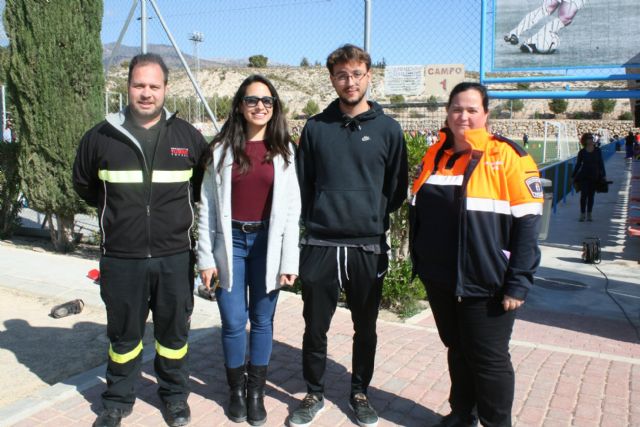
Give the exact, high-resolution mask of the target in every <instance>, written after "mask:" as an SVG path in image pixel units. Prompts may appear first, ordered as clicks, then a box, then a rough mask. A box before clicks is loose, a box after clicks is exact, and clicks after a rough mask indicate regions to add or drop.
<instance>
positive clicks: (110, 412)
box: [93, 408, 131, 427]
mask: <svg viewBox="0 0 640 427" xmlns="http://www.w3.org/2000/svg"><path fill="white" fill-rule="evenodd" d="M129 415H131V409H121V408H105V409H104V410H103V411H102V412H101V413H100V415H99V416H98V418H96V420H95V421H94V423H93V427H120V420H122V419H123V418H124V417H126V416H129Z"/></svg>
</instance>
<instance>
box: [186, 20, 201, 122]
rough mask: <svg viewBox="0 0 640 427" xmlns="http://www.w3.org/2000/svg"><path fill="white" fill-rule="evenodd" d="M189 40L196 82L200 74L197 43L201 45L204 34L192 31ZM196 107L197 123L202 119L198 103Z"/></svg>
mask: <svg viewBox="0 0 640 427" xmlns="http://www.w3.org/2000/svg"><path fill="white" fill-rule="evenodd" d="M189 40H191V41H192V42H193V56H194V58H195V61H196V73H195V76H194V77H195V81H196V82H198V74H200V57H199V56H198V43H202V42H203V41H204V34H203V33H201V32H200V31H194V32H193V33H191V35H190V36H189ZM198 84H199V82H198ZM196 105H197V107H196V108H197V112H196V120H197V121H198V122H202V117H201V114H200V102H198V103H197V104H196Z"/></svg>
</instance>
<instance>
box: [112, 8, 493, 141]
mask: <svg viewBox="0 0 640 427" xmlns="http://www.w3.org/2000/svg"><path fill="white" fill-rule="evenodd" d="M133 3H134V2H125V1H124V0H105V13H104V19H103V31H102V38H103V41H104V42H105V64H106V63H107V60H108V59H109V57H110V56H111V54H112V50H113V47H114V45H115V41H116V40H117V39H118V36H119V35H120V34H121V32H122V30H123V28H125V24H126V23H127V17H128V15H129V12H130V11H131V8H132V6H133ZM136 3H137V6H136V9H135V12H134V14H133V17H132V19H131V21H130V23H129V25H128V27H127V28H126V32H125V33H124V37H123V39H122V46H121V47H120V48H119V49H118V51H117V52H116V54H115V55H114V56H113V65H112V67H111V71H110V74H109V77H110V79H111V83H110V85H109V91H110V93H109V95H108V96H107V97H106V99H105V109H106V110H107V111H115V110H117V109H118V108H119V106H120V105H121V104H122V102H125V103H126V99H124V98H123V96H126V85H123V79H124V78H125V77H126V75H125V74H124V71H125V69H126V65H127V62H126V61H127V60H128V59H130V58H131V57H132V56H133V55H135V54H137V53H139V51H140V45H141V39H142V37H141V24H140V15H141V4H140V3H141V2H140V1H138V2H136ZM366 3H367V2H365V1H364V0H281V1H278V0H276V1H274V0H234V1H215V2H212V1H210V0H190V1H186V0H185V1H175V0H155V2H151V1H147V2H146V10H147V14H148V19H147V29H146V42H147V44H148V50H149V51H151V52H156V53H160V54H162V55H163V56H164V57H165V59H166V60H167V62H168V64H169V66H170V67H171V68H173V69H176V70H179V68H180V66H181V65H180V61H179V58H178V57H177V55H176V54H175V52H174V50H173V47H171V42H170V38H169V36H168V35H167V32H166V31H165V29H164V28H163V25H162V21H163V20H164V22H165V23H166V26H167V28H168V30H169V31H170V33H171V34H172V36H173V39H174V40H175V42H176V44H177V45H178V48H179V49H180V51H181V52H182V53H183V54H184V57H185V59H186V61H187V63H188V65H189V67H190V68H191V72H192V74H194V76H195V77H196V79H197V80H198V82H199V85H200V86H201V87H202V89H203V93H204V95H205V96H206V97H207V102H208V104H209V106H210V107H211V108H212V110H215V111H214V113H215V115H216V117H218V118H220V119H224V116H225V113H226V110H225V106H227V105H228V103H229V99H228V98H229V97H230V96H232V95H233V92H234V91H235V90H236V89H237V87H238V85H239V83H240V82H241V81H242V79H243V78H244V77H246V76H247V75H248V74H250V73H252V72H255V71H256V70H255V69H250V68H248V67H247V65H248V64H249V58H250V57H252V56H254V55H262V56H264V57H266V58H268V68H267V69H259V70H258V71H259V72H261V73H264V74H266V75H267V77H269V78H270V79H272V81H273V82H274V84H275V85H276V87H277V88H278V90H279V91H280V92H281V93H280V95H281V98H282V99H283V100H284V101H285V103H286V105H287V108H288V110H289V116H290V118H291V119H293V120H295V118H296V117H304V114H303V113H302V111H303V110H304V107H305V105H306V103H307V102H308V101H309V100H313V101H314V102H316V103H317V104H318V105H319V106H320V108H324V106H325V105H326V104H327V103H328V102H329V101H330V100H331V99H332V98H333V97H334V95H335V94H334V92H333V90H332V88H331V86H330V83H329V79H328V76H327V72H326V69H324V63H325V60H326V56H327V55H328V54H329V53H330V52H331V51H333V50H334V49H335V48H337V47H338V46H340V45H342V44H345V43H353V44H356V45H359V46H363V45H364V43H365V40H364V39H365V10H366ZM368 3H369V6H370V9H369V10H370V12H371V13H370V43H369V52H370V54H371V57H372V61H373V63H374V79H373V84H372V92H371V97H372V98H374V99H376V100H378V101H379V102H380V103H382V104H383V105H386V106H389V107H391V106H394V107H398V104H401V103H398V102H393V103H392V102H390V97H391V95H393V94H392V93H387V92H388V91H385V88H384V68H385V67H388V66H392V65H407V64H411V65H427V64H463V65H464V69H465V70H470V71H476V72H477V70H478V69H479V61H480V22H481V15H480V9H481V7H480V6H481V0H450V1H448V2H441V1H432V0H369V2H368ZM156 6H157V9H156ZM158 12H159V16H158ZM160 18H163V19H160ZM170 85H171V87H172V91H171V94H170V96H169V98H168V100H167V106H168V107H169V108H173V107H174V106H176V107H177V109H179V110H180V111H181V113H182V116H183V117H185V118H187V119H188V120H190V121H192V122H198V121H200V120H201V118H202V109H201V105H199V100H198V99H197V97H196V94H195V91H194V90H193V88H192V87H191V85H190V83H189V82H188V81H186V78H185V76H184V74H183V73H182V72H180V71H175V72H174V74H173V75H172V77H171V81H170ZM428 97H429V94H428V93H424V94H421V95H418V96H407V97H406V99H403V102H406V103H410V106H407V105H405V106H404V107H403V108H392V109H390V110H389V113H390V114H392V115H394V116H396V117H398V119H399V120H401V121H403V122H406V123H408V127H409V128H429V129H430V128H438V127H439V126H440V125H441V124H442V122H443V120H444V118H443V109H442V105H440V106H437V107H436V108H435V109H433V108H432V106H427V105H426V104H425V103H426V102H427V100H428ZM123 99H124V100H123ZM438 101H439V102H440V104H442V101H443V99H439V100H438ZM427 107H429V108H427ZM427 122H428V123H427Z"/></svg>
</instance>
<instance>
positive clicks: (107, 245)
mask: <svg viewBox="0 0 640 427" xmlns="http://www.w3.org/2000/svg"><path fill="white" fill-rule="evenodd" d="M165 113H166V117H167V119H166V121H165V122H164V126H163V128H162V129H161V131H160V135H159V138H158V143H157V147H156V151H155V156H154V159H153V162H149V161H148V160H147V159H145V158H144V154H143V151H142V148H141V146H140V143H139V142H138V141H136V139H135V138H134V137H133V136H132V135H131V134H130V133H129V132H128V131H127V130H126V129H124V128H123V127H122V124H123V123H124V118H125V114H124V111H122V112H120V113H116V114H111V115H109V116H108V117H107V118H106V120H104V121H103V122H101V123H99V124H98V125H96V126H95V127H93V128H92V129H91V130H89V131H88V132H87V133H86V134H85V135H84V136H83V138H82V140H81V141H80V145H79V147H78V151H77V154H76V159H75V162H74V165H73V185H74V188H75V190H76V191H77V193H78V194H79V195H80V197H81V198H82V199H84V200H85V201H86V202H87V204H89V205H90V206H94V207H97V208H98V220H99V224H100V231H101V233H102V241H101V249H102V254H103V255H106V256H113V257H119V258H147V257H160V256H168V255H172V254H176V253H180V252H184V251H188V250H190V249H191V248H192V241H191V229H192V227H193V224H194V208H193V205H194V201H195V200H196V199H197V198H198V196H199V194H200V191H199V187H200V182H201V180H202V171H201V168H200V167H199V161H200V158H201V156H202V154H203V153H204V152H205V150H206V149H207V143H206V141H205V140H204V138H203V136H202V135H201V134H200V132H199V131H198V130H197V129H195V128H194V127H193V126H191V125H190V124H189V123H187V122H186V121H184V120H182V119H180V118H177V117H176V116H175V114H174V115H170V114H169V113H168V112H165ZM151 163H152V164H153V170H150V168H149V164H151Z"/></svg>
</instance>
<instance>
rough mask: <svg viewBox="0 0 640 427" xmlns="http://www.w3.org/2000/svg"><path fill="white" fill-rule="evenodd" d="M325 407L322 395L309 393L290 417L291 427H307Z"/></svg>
mask: <svg viewBox="0 0 640 427" xmlns="http://www.w3.org/2000/svg"><path fill="white" fill-rule="evenodd" d="M323 408H324V399H323V398H322V396H316V395H315V394H311V393H307V395H306V396H305V397H304V399H302V402H301V403H300V406H298V408H297V409H296V410H295V411H293V414H291V416H290V417H289V426H290V427H307V426H308V425H310V424H311V421H313V419H314V418H315V416H316V415H318V413H320V411H322V409H323Z"/></svg>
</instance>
